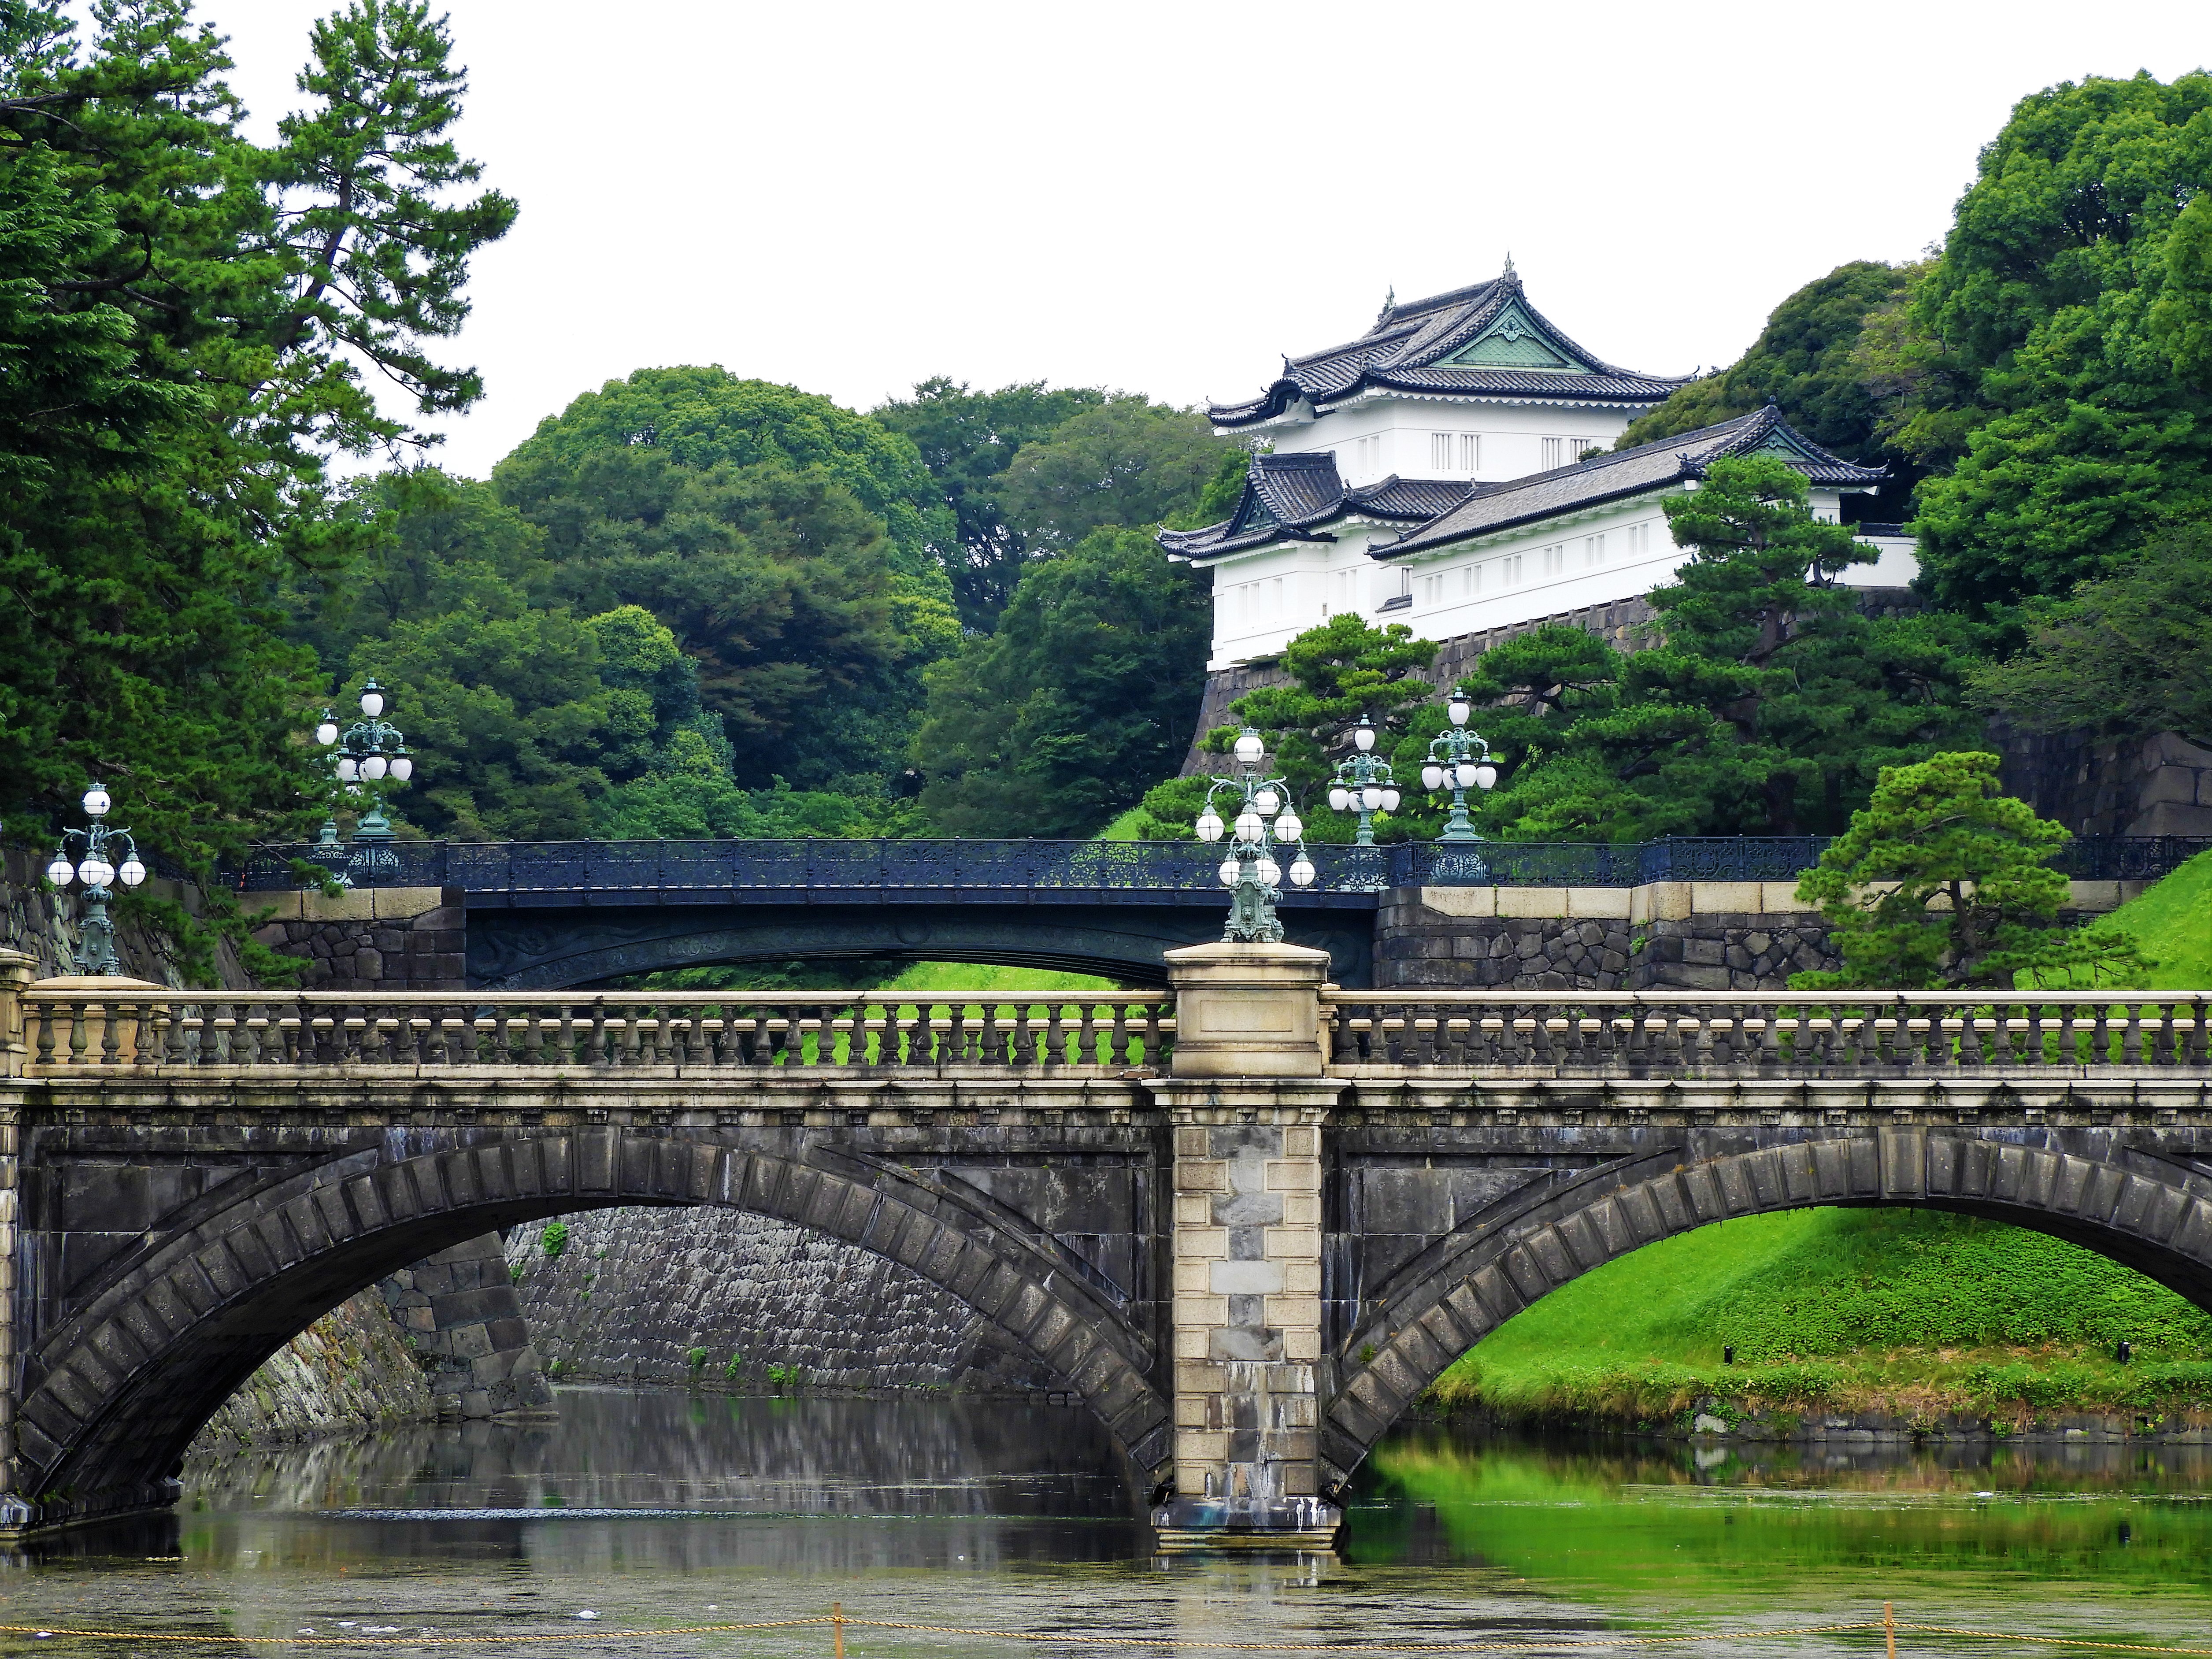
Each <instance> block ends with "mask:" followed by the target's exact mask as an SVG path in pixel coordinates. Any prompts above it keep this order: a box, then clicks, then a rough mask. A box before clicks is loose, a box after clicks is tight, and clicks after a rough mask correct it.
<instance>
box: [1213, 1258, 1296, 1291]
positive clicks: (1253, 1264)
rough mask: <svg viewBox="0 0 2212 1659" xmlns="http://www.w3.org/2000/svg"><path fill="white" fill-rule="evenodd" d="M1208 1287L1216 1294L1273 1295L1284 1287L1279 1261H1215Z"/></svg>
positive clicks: (1281, 1266) (1281, 1265) (1281, 1267)
mask: <svg viewBox="0 0 2212 1659" xmlns="http://www.w3.org/2000/svg"><path fill="white" fill-rule="evenodd" d="M1210 1266H1211V1282H1210V1283H1209V1285H1208V1286H1207V1288H1208V1289H1210V1290H1211V1291H1212V1292H1213V1293H1214V1294H1215V1295H1216V1296H1272V1295H1273V1294H1275V1293H1277V1292H1279V1291H1281V1289H1282V1288H1283V1264H1282V1263H1281V1262H1279V1261H1215V1262H1212V1264H1210Z"/></svg>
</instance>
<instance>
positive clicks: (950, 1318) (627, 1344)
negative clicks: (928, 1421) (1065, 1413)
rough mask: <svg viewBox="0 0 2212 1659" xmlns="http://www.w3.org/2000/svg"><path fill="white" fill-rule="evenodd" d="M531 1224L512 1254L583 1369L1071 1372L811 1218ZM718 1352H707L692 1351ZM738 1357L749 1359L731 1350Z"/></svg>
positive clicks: (552, 1354) (662, 1214) (849, 1374)
mask: <svg viewBox="0 0 2212 1659" xmlns="http://www.w3.org/2000/svg"><path fill="white" fill-rule="evenodd" d="M559 1219H560V1220H561V1221H562V1222H563V1223H564V1224H565V1225H567V1226H568V1230H569V1231H568V1243H567V1245H566V1248H565V1249H563V1250H562V1253H561V1255H559V1256H558V1257H549V1256H548V1255H546V1253H545V1249H544V1232H545V1227H546V1225H549V1224H546V1223H538V1222H533V1223H531V1224H529V1225H526V1226H522V1227H519V1228H516V1229H515V1230H514V1231H513V1234H512V1235H511V1237H509V1239H508V1242H507V1261H508V1262H509V1263H510V1264H511V1266H512V1267H514V1268H516V1269H519V1270H520V1278H519V1279H517V1280H516V1281H515V1291H516V1294H517V1296H518V1297H519V1298H520V1307H521V1311H522V1314H523V1316H524V1317H525V1318H526V1320H527V1322H529V1325H530V1328H531V1329H532V1332H533V1333H534V1334H535V1338H536V1340H537V1343H538V1348H539V1351H540V1352H542V1353H544V1356H545V1359H546V1363H547V1364H548V1366H549V1367H551V1366H553V1365H555V1364H557V1365H558V1367H559V1370H558V1371H557V1373H556V1374H557V1376H559V1377H560V1379H561V1380H562V1381H563V1382H566V1381H568V1380H570V1379H572V1378H573V1379H576V1380H579V1381H593V1382H617V1383H690V1382H696V1383H699V1384H700V1385H702V1386H703V1387H706V1388H709V1389H726V1390H729V1391H731V1392H737V1393H754V1392H768V1391H769V1390H772V1389H780V1388H792V1387H796V1388H799V1389H805V1390H807V1391H809V1392H818V1391H829V1390H854V1391H862V1392H876V1391H878V1390H888V1389H942V1390H947V1391H951V1392H957V1393H986V1394H1007V1395H1036V1394H1042V1395H1059V1394H1065V1393H1066V1392H1067V1390H1068V1383H1067V1382H1066V1379H1065V1378H1063V1377H1060V1376H1058V1375H1056V1374H1055V1373H1054V1372H1053V1371H1051V1370H1049V1369H1048V1368H1047V1367H1045V1366H1044V1365H1042V1364H1040V1363H1038V1362H1037V1361H1036V1359H1034V1358H1031V1357H1030V1355H1029V1354H1028V1353H1027V1352H1025V1351H1024V1350H1023V1349H1022V1348H1021V1347H1020V1346H1018V1345H1017V1344H1016V1343H1015V1342H1014V1341H1013V1340H1012V1338H1010V1337H1008V1336H1006V1334H1004V1333H1002V1332H1000V1330H999V1328H997V1327H996V1326H994V1325H993V1324H991V1323H990V1322H988V1321H987V1320H986V1319H985V1318H984V1317H983V1316H982V1315H981V1314H979V1313H977V1312H976V1311H975V1309H973V1308H971V1307H969V1305H968V1304H966V1303H964V1302H962V1301H960V1300H959V1299H958V1298H957V1297H954V1296H952V1295H951V1294H949V1293H948V1292H946V1291H942V1290H939V1289H938V1288H937V1287H936V1286H935V1285H931V1284H930V1283H929V1282H928V1281H927V1280H926V1279H922V1278H921V1277H920V1276H919V1275H918V1274H915V1273H912V1272H910V1271H909V1270H908V1269H907V1268H905V1267H901V1266H900V1265H899V1264H898V1263H896V1262H895V1261H890V1259H889V1258H887V1257H884V1256H879V1255H874V1254H872V1253H871V1252H869V1251H866V1250H862V1249H858V1248H856V1247H854V1246H853V1245H849V1244H845V1243H840V1242H839V1241H837V1240H836V1239H831V1238H827V1237H823V1235H821V1234H819V1233H817V1232H813V1231H810V1230H808V1229H806V1228H803V1227H794V1226H792V1225H788V1224H787V1223H783V1222H778V1221H771V1220H768V1219H766V1218H763V1217H760V1216H754V1215H747V1214H744V1213H743V1212H738V1211H734V1210H720V1209H708V1208H698V1209H665V1210H664V1209H619V1210H598V1211H591V1212H584V1213H581V1214H577V1215H570V1216H563V1217H561V1218H559ZM697 1348H703V1349H705V1350H706V1353H705V1356H704V1359H703V1362H702V1364H698V1365H696V1366H695V1365H694V1364H692V1363H691V1361H690V1352H691V1351H692V1350H694V1349H697ZM733 1361H734V1362H735V1364H734V1369H733V1367H732V1362H733Z"/></svg>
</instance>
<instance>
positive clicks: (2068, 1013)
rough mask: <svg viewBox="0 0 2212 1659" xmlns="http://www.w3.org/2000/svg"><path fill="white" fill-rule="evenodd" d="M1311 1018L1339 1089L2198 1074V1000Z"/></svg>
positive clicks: (1340, 995) (1370, 1009)
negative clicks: (1987, 1073)
mask: <svg viewBox="0 0 2212 1659" xmlns="http://www.w3.org/2000/svg"><path fill="white" fill-rule="evenodd" d="M1322 1018H1323V1023H1324V1024H1325V1026H1326V1028H1327V1030H1328V1040H1329V1055H1330V1062H1329V1063H1330V1069H1331V1070H1332V1072H1335V1073H1346V1074H1358V1073H1370V1072H1372V1071H1373V1070H1374V1069H1375V1068H1378V1067H1379V1068H1383V1069H1384V1070H1386V1071H1388V1070H1390V1069H1391V1068H1397V1069H1401V1070H1405V1071H1408V1072H1425V1073H1431V1074H1433V1073H1437V1072H1439V1071H1442V1072H1446V1073H1449V1072H1461V1073H1467V1074H1468V1075H1470V1076H1474V1075H1480V1074H1481V1073H1504V1074H1514V1075H1523V1076H1526V1075H1532V1074H1534V1075H1548V1074H1553V1073H1568V1072H1577V1071H1583V1070H1589V1071H1595V1072H1597V1073H1607V1074H1626V1075H1636V1076H1667V1075H1680V1076H1700V1075H1705V1076H1714V1075H1724V1074H1727V1073H1731V1072H1734V1073H1741V1074H1743V1075H1747V1076H1753V1077H1761V1076H1796V1075H1808V1076H1809V1075H1818V1076H1820V1077H1824V1078H1829V1077H1833V1076H1835V1075H1836V1074H1837V1073H1838V1072H1842V1073H1853V1074H1856V1073H1866V1074H1868V1075H1869V1076H1871V1075H1875V1074H1878V1073H1884V1072H1890V1073H1917V1072H1943V1073H1967V1072H1972V1071H1975V1070H1977V1069H1980V1068H1986V1067H1991V1066H2029V1067H2035V1066H2073V1067H2094V1066H2189V1067H2195V1068H2197V1069H2198V1070H2204V1069H2206V1068H2207V1067H2208V1066H2212V1051H2208V1042H2212V992H2208V991H2193V992H2191V991H2180V992H2176V991H2166V992H2150V993H2145V992H2141V991H2066V992H2054V991H2006V992H1986V991H1984V992H1948V991H1820V992H1809V991H1808V992H1766V993H1752V994H1738V995H1730V996H1714V995H1711V994H1705V993H1703V992H1698V991H1672V992H1669V991H1640V992H1639V991H1578V992H1573V993H1571V994H1558V995H1550V996H1547V995H1542V994H1538V995H1533V996H1532V995H1530V994H1527V993H1525V992H1519V991H1425V992H1394V991H1342V992H1333V993H1331V994H1330V995H1329V997H1328V1000H1327V1001H1326V1003H1325V1005H1324V1006H1323V1009H1322Z"/></svg>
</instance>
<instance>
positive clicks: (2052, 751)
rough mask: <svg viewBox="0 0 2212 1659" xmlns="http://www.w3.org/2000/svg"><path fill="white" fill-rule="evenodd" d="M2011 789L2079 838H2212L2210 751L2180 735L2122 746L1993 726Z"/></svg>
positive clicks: (2169, 734)
mask: <svg viewBox="0 0 2212 1659" xmlns="http://www.w3.org/2000/svg"><path fill="white" fill-rule="evenodd" d="M1990 735H1991V738H1992V739H1993V741H1995V742H1996V744H1997V745H1998V752H1999V754H2000V756H2001V757H2002V759H2003V763H2004V765H2003V769H2002V774H2001V776H2002V779H2003V783H2004V787H2005V788H2006V789H2007V790H2008V791H2009V792H2010V793H2013V794H2015V795H2017V796H2019V797H2020V798H2021V799H2022V800H2024V801H2026V802H2027V804H2028V805H2031V806H2033V807H2034V808H2035V810H2036V811H2039V812H2040V813H2042V814H2043V815H2044V816H2045V817H2049V818H2056V819H2057V821H2058V822H2059V823H2063V824H2064V825H2065V826H2066V827H2067V828H2068V829H2071V830H2072V831H2073V832H2074V833H2075V835H2077V836H2212V749H2204V748H2201V747H2199V746H2198V745H2197V744H2193V743H2191V742H2190V741H2189V740H2188V739H2187V738H2184V737H2182V736H2181V735H2180V734H2179V732H2157V733H2155V734H2154V735H2153V736H2150V737H2148V738H2135V739H2132V740H2130V741H2126V742H2122V741H2118V740H2117V739H2114V740H2105V741H2100V740H2099V739H2097V738H2092V737H2089V736H2087V734H2085V733H2083V732H2051V733H2047V734H2046V733H2041V732H2014V731H2011V730H2009V729H2008V728H2007V727H2006V726H2003V725H2002V723H1993V724H1992V726H1991V728H1990Z"/></svg>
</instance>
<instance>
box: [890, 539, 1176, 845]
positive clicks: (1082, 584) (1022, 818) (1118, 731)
mask: <svg viewBox="0 0 2212 1659" xmlns="http://www.w3.org/2000/svg"><path fill="white" fill-rule="evenodd" d="M1211 635H1212V611H1211V609H1210V608H1209V607H1208V605H1206V593H1205V589H1204V587H1203V586H1202V585H1201V583H1200V581H1199V580H1197V579H1196V578H1195V577H1194V574H1193V573H1192V572H1191V571H1190V570H1189V568H1188V567H1186V566H1180V565H1171V564H1170V563H1169V562H1167V561H1166V560H1165V559H1164V558H1162V557H1161V556H1160V550H1159V549H1158V547H1157V546H1155V545H1154V544H1153V542H1152V538H1151V537H1150V536H1149V535H1147V534H1146V533H1145V532H1141V531H1131V530H1115V529H1102V530H1095V531H1093V532H1091V534H1090V535H1088V536H1086V537H1085V538H1084V539H1083V540H1082V541H1080V542H1079V543H1077V544H1075V546H1074V547H1073V548H1072V549H1070V550H1068V551H1067V552H1066V553H1065V554H1063V555H1062V556H1060V557H1059V558H1056V559H1053V560H1051V561H1049V562H1045V563H1042V564H1036V565H1033V566H1031V567H1030V568H1029V569H1028V570H1027V571H1025V572H1024V574H1023V576H1022V579H1021V582H1020V585H1019V586H1017V587H1016V588H1015V590H1014V597H1013V599H1012V603H1011V604H1009V605H1007V607H1006V614H1005V617H1003V618H1002V620H1001V623H1000V628H999V629H998V631H997V632H996V633H994V634H993V635H990V636H989V637H987V638H985V639H978V640H973V641H969V644H968V646H967V647H966V648H965V649H964V650H963V652H962V653H961V654H960V655H959V657H958V658H957V659H954V660H952V661H950V662H945V663H940V664H939V665H938V666H937V667H936V668H935V669H933V671H931V674H930V684H929V707H928V712H927V717H926V718H925V720H924V721H923V724H922V727H921V734H920V736H919V737H918V738H916V739H915V760H916V763H917V764H918V765H919V766H920V768H921V771H922V774H923V775H924V776H925V777H926V778H927V780H928V782H927V786H926V787H924V788H923V790H922V792H921V810H922V811H923V812H924V813H926V814H927V816H928V817H929V819H930V820H931V822H932V823H934V824H935V825H936V826H937V827H938V828H939V829H941V830H943V831H944V832H945V833H946V834H948V835H956V836H1025V835H1026V836H1086V835H1091V834H1094V833H1096V832H1097V830H1099V829H1103V827H1104V826H1105V824H1106V823H1107V821H1108V820H1109V819H1110V818H1111V817H1114V816H1115V813H1117V812H1119V811H1121V810H1122V809H1123V808H1125V807H1127V806H1130V805H1134V804H1135V802H1136V801H1137V799H1139V797H1140V796H1141V795H1142V794H1143V793H1144V792H1145V790H1146V787H1147V786H1148V785H1149V784H1151V783H1152V781H1153V780H1154V779H1156V778H1158V777H1159V776H1161V775H1163V774H1164V773H1168V772H1171V771H1173V770H1174V769H1175V768H1176V766H1177V765H1178V764H1179V763H1181V761H1182V757H1183V753H1184V751H1185V750H1187V749H1188V747H1189V746H1190V740H1191V736H1192V729H1193V727H1194V725H1195V723H1196V720H1197V714H1198V702H1197V699H1196V698H1195V697H1194V696H1193V695H1192V688H1193V687H1194V685H1196V684H1199V682H1200V678H1201V676H1202V675H1203V674H1204V672H1205V668H1206V646H1207V643H1208V641H1209V640H1210V638H1211Z"/></svg>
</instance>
